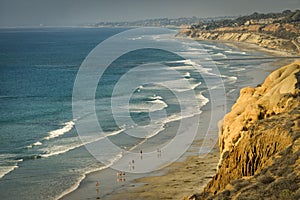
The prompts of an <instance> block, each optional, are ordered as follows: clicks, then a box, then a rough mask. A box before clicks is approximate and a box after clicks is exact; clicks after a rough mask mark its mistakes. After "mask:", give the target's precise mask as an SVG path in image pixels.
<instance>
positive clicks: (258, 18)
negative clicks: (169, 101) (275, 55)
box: [177, 10, 300, 55]
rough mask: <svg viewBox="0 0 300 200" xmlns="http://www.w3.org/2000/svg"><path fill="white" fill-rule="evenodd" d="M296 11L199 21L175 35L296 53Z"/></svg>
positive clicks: (299, 17)
mask: <svg viewBox="0 0 300 200" xmlns="http://www.w3.org/2000/svg"><path fill="white" fill-rule="evenodd" d="M299 22H300V10H296V11H294V12H292V11H290V10H286V11H283V12H282V13H268V14H259V13H253V14H252V15H248V16H241V17H239V18H236V19H231V20H230V19H225V20H219V21H209V22H199V23H198V24H194V25H191V26H190V27H188V28H185V29H181V30H180V32H179V33H178V35H177V36H184V37H190V38H193V39H196V40H219V41H225V42H231V41H234V42H246V43H251V44H256V45H258V46H260V47H264V48H267V49H271V50H279V51H284V52H287V53H289V54H294V55H299V54H300V23H299Z"/></svg>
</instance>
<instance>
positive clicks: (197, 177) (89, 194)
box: [62, 42, 295, 200]
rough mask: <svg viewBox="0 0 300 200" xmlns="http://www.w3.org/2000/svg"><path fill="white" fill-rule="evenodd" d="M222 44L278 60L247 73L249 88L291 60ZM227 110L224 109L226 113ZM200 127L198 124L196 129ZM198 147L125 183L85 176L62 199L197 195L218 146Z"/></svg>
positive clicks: (247, 46) (269, 52) (211, 168)
mask: <svg viewBox="0 0 300 200" xmlns="http://www.w3.org/2000/svg"><path fill="white" fill-rule="evenodd" d="M222 43H224V44H226V45H228V46H231V47H234V48H238V49H239V50H241V51H254V52H257V51H259V52H263V53H265V54H266V55H268V56H270V57H274V58H277V57H278V60H276V61H275V62H273V63H270V62H266V63H262V64H261V66H262V67H263V69H262V70H261V71H251V72H247V74H248V75H247V77H249V80H251V82H252V86H255V85H257V84H260V83H262V81H263V80H264V79H265V78H266V76H267V75H268V74H269V73H270V72H272V71H273V70H275V69H277V68H278V67H279V66H281V65H282V64H285V63H290V62H291V61H292V60H294V59H295V58H288V59H284V58H282V57H290V56H291V55H290V54H287V53H285V52H280V51H273V50H268V49H265V48H262V47H258V46H256V45H254V44H248V43H237V42H236V43H226V42H222ZM229 104H231V103H229ZM231 106H232V105H228V111H229V109H230V108H231ZM208 107H209V105H206V106H205V107H204V112H203V113H202V115H203V116H204V117H203V118H204V119H206V120H204V121H207V119H208V118H209V108H208ZM202 123H203V124H205V123H206V122H202ZM203 124H202V125H201V124H200V127H201V126H203ZM212 134H213V135H217V134H218V131H217V130H215V131H214V132H213V133H212ZM202 145H204V146H205V145H207V144H203V140H201V138H198V139H197V140H195V141H194V143H193V144H192V147H191V148H190V150H189V152H187V153H185V154H184V155H183V156H182V157H181V159H179V160H178V161H177V162H175V163H172V164H171V165H169V166H167V167H166V168H163V169H161V170H158V171H155V172H152V173H148V174H134V173H130V174H126V176H124V180H125V179H126V180H125V181H122V182H120V181H118V180H117V178H116V175H115V174H116V173H117V172H116V171H115V170H112V169H106V170H103V171H100V172H94V173H91V174H88V175H87V177H86V178H85V179H84V180H83V181H82V182H81V183H80V186H79V187H78V188H77V189H76V190H75V191H73V192H71V193H70V194H67V195H66V196H64V197H63V198H62V199H64V200H71V199H72V200H74V199H75V200H76V199H107V200H110V199H127V200H131V199H143V200H147V199H149V200H150V199H181V198H182V197H184V196H187V195H190V194H192V193H193V192H196V191H201V189H202V188H203V187H204V186H205V185H206V184H207V182H208V181H209V180H210V179H211V177H212V176H213V175H214V174H215V173H216V167H217V163H218V161H219V149H218V144H215V147H214V148H213V150H212V151H211V152H209V153H208V154H204V155H203V156H201V155H200V156H199V154H198V152H197V150H199V147H201V146H202ZM196 149H197V150H196ZM108 177H110V178H108ZM98 180H100V187H99V188H98V190H96V188H97V187H96V186H95V184H96V182H97V181H98ZM101 183H102V184H101ZM111 188H114V189H111Z"/></svg>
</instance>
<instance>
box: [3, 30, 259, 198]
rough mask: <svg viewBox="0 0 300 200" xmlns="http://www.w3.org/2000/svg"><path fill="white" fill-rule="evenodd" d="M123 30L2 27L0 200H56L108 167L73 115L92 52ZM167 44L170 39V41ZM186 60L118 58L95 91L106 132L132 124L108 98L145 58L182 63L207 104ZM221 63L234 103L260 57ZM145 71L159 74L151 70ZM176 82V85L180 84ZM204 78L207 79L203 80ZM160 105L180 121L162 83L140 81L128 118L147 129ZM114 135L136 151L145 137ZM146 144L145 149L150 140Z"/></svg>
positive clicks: (222, 54)
mask: <svg viewBox="0 0 300 200" xmlns="http://www.w3.org/2000/svg"><path fill="white" fill-rule="evenodd" d="M125 30H127V29H125V28H97V29H96V28H36V29H1V30H0V80H1V81H0V108H1V112H0V177H1V178H0V198H1V199H20V196H21V199H55V198H57V197H58V196H60V195H61V194H63V193H65V192H66V191H68V190H69V189H70V188H72V187H74V186H76V185H77V184H78V181H80V180H81V179H82V178H83V176H84V174H86V173H87V172H90V171H94V170H97V169H102V168H103V167H104V166H103V164H102V163H100V162H98V161H97V160H96V159H95V158H94V157H93V156H91V155H90V154H89V152H88V151H87V150H86V149H85V147H84V146H83V145H82V142H81V140H80V139H79V137H78V134H77V132H76V129H75V125H76V119H73V114H72V92H73V84H74V81H75V77H76V74H77V72H78V69H79V67H80V65H81V63H82V62H83V60H84V59H85V58H86V56H87V55H88V53H89V52H90V51H91V50H92V49H93V48H95V47H96V46H97V45H98V44H99V43H100V42H102V41H104V40H105V39H107V38H108V37H110V36H113V35H115V34H117V33H120V32H122V31H125ZM174 33H175V32H174ZM154 39H155V38H154ZM149 42H151V41H149ZM168 42H169V43H170V45H171V44H172V40H170V41H168ZM202 44H203V46H202V48H203V49H206V50H207V51H208V52H210V54H211V55H212V59H215V60H218V59H224V58H242V57H247V56H250V57H251V56H258V55H259V54H257V53H249V52H241V51H238V50H236V49H232V48H229V47H227V46H225V45H221V44H218V45H216V44H212V43H205V42H203V43H202ZM193 48H194V49H191V47H188V46H187V47H186V49H182V51H184V52H186V53H187V54H191V55H190V56H192V55H193V53H194V52H195V51H197V49H195V48H197V47H193ZM182 59H183V58H181V57H179V56H178V55H175V54H172V53H168V52H164V51H161V50H155V49H144V50H141V51H134V52H131V53H129V54H127V55H125V56H123V57H120V58H119V59H118V60H116V61H115V62H113V63H112V64H111V65H110V67H109V69H108V70H107V71H106V72H105V74H104V75H103V77H102V79H101V80H100V82H99V86H98V89H97V92H96V111H97V117H98V119H99V123H100V124H101V127H102V129H103V131H104V132H107V133H108V134H110V133H114V132H116V131H120V130H121V129H129V128H131V129H132V127H128V124H126V123H125V124H124V126H122V127H120V126H118V125H117V124H116V122H115V120H114V119H113V115H112V113H111V112H112V111H111V109H110V105H111V103H110V101H109V99H110V97H111V95H112V90H113V87H114V85H115V84H116V83H117V81H118V80H119V79H120V77H122V75H124V74H125V73H126V72H128V71H129V70H130V69H132V68H134V67H135V66H137V65H139V64H142V63H147V62H162V63H164V64H165V65H168V66H169V67H174V68H176V67H177V68H176V69H177V70H178V71H179V72H181V73H183V74H185V76H186V78H188V79H189V81H190V83H191V85H192V86H193V85H194V86H195V87H191V88H189V89H190V90H194V91H195V92H196V93H197V94H200V95H199V99H198V101H199V104H200V105H202V106H204V105H205V104H206V103H207V102H208V100H209V94H208V93H207V91H206V92H205V90H207V87H206V85H205V83H204V80H203V79H202V77H201V76H199V74H197V73H195V72H194V71H193V70H191V69H190V68H189V67H190V66H191V63H188V62H186V61H184V60H183V61H182ZM215 64H216V65H217V66H218V68H219V70H220V72H221V74H222V75H223V76H222V79H223V80H224V83H225V86H226V92H227V94H228V101H234V99H235V98H236V97H237V95H238V88H240V87H242V86H243V85H247V84H248V83H249V81H247V75H246V73H245V72H248V71H251V70H257V68H258V67H257V66H259V64H260V61H254V60H248V61H243V63H241V62H234V61H224V60H222V61H217V62H216V63H215ZM255 66H256V67H255ZM206 68H209V65H208V66H206ZM145 73H146V74H147V75H149V76H151V75H152V76H154V75H153V74H151V72H150V71H149V72H145ZM172 81H174V84H175V85H176V84H178V83H180V82H176V81H177V80H172ZM199 82H201V83H202V84H198V83H199ZM197 84H198V85H197ZM178 87H179V86H178ZM201 92H203V93H201ZM174 99H175V100H174ZM181 106H182V105H181ZM183 106H186V108H187V110H188V111H189V113H188V114H191V115H196V114H199V113H201V110H195V109H193V108H188V105H183ZM200 107H201V106H200ZM162 109H165V110H166V112H167V114H168V115H169V117H171V118H172V117H173V118H176V117H177V118H176V119H179V118H178V117H179V116H180V115H179V114H180V113H179V112H180V109H181V107H180V105H178V102H176V97H175V96H174V94H173V93H172V92H170V91H169V90H168V89H166V88H164V87H161V86H159V85H142V86H141V87H140V88H138V89H137V90H136V91H135V92H134V93H133V94H132V97H131V99H130V110H131V113H130V115H131V118H132V120H133V121H134V122H135V123H136V124H138V125H140V126H145V127H147V125H149V123H150V118H149V113H155V112H157V111H159V110H162ZM200 109H201V108H200ZM119 114H120V115H121V114H122V113H119ZM181 117H182V116H181ZM170 121H173V123H174V120H171V119H170V120H169V121H164V122H163V121H161V122H159V121H158V122H157V124H158V128H159V127H163V129H165V125H166V124H167V123H168V122H170ZM145 129H146V128H145ZM109 137H110V140H111V141H112V142H114V143H115V144H116V145H118V146H119V147H121V148H122V149H128V148H131V147H133V146H135V145H137V144H139V143H140V142H141V141H142V139H140V138H132V137H128V136H127V135H126V134H125V133H124V132H120V133H119V134H116V135H112V136H109ZM173 137H174V135H172V134H165V135H163V136H159V135H156V136H155V137H153V138H151V139H149V141H148V148H149V149H150V147H151V145H153V144H154V143H155V144H157V145H162V144H164V143H165V142H167V141H169V140H171V139H172V138H173ZM149 144H151V145H149ZM144 145H146V146H145V148H146V147H147V144H146V143H145V144H144ZM103 151H104V152H105V150H103Z"/></svg>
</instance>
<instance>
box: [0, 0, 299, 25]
mask: <svg viewBox="0 0 300 200" xmlns="http://www.w3.org/2000/svg"><path fill="white" fill-rule="evenodd" d="M297 8H298V9H300V0H0V26H35V25H39V24H44V25H79V24H83V23H94V22H100V21H102V22H103V21H133V20H138V19H146V18H162V17H169V18H177V17H192V16H196V17H211V16H224V15H244V14H251V13H253V12H277V11H283V10H286V9H291V10H295V9H297Z"/></svg>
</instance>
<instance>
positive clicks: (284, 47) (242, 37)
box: [179, 25, 300, 54]
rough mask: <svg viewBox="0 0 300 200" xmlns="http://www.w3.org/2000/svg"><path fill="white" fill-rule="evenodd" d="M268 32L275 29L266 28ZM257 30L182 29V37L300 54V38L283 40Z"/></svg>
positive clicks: (250, 28) (250, 27) (238, 28)
mask: <svg viewBox="0 0 300 200" xmlns="http://www.w3.org/2000/svg"><path fill="white" fill-rule="evenodd" d="M266 28H268V29H266V31H269V29H270V30H271V28H273V27H266ZM257 29H261V27H256V26H254V25H253V26H249V27H248V28H247V30H244V28H242V27H237V28H234V29H232V28H230V27H226V28H219V29H215V30H213V31H203V30H197V29H182V30H181V31H180V34H179V35H181V36H188V37H190V38H193V39H197V40H219V41H235V42H246V43H252V44H256V45H258V46H260V47H264V48H267V49H272V50H280V51H285V52H288V53H293V54H299V53H300V38H297V39H282V38H278V37H274V36H271V35H268V34H265V33H259V32H258V30H257Z"/></svg>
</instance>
